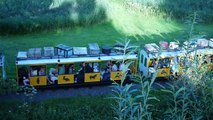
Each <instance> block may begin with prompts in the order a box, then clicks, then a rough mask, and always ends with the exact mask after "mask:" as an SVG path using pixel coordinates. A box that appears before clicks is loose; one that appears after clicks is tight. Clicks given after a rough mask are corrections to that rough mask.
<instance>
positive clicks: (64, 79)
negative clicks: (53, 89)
mask: <svg viewBox="0 0 213 120" xmlns="http://www.w3.org/2000/svg"><path fill="white" fill-rule="evenodd" d="M70 83H74V74H69V75H58V84H70Z"/></svg>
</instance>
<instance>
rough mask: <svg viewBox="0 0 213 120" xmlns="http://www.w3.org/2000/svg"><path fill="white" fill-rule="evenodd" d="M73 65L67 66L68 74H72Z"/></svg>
mask: <svg viewBox="0 0 213 120" xmlns="http://www.w3.org/2000/svg"><path fill="white" fill-rule="evenodd" d="M73 68H74V67H73V64H72V65H69V74H73Z"/></svg>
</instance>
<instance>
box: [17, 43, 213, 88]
mask: <svg viewBox="0 0 213 120" xmlns="http://www.w3.org/2000/svg"><path fill="white" fill-rule="evenodd" d="M206 43H207V44H206ZM212 43H213V41H212V40H206V39H199V40H197V47H196V49H195V50H193V51H191V55H193V54H194V53H195V52H196V53H198V54H205V56H207V59H208V61H210V62H208V65H209V66H210V67H211V68H210V69H212V63H213V46H212ZM118 46H119V45H118ZM119 47H122V46H119ZM160 47H161V48H162V49H163V50H162V51H161V52H159V47H158V46H157V45H156V44H155V43H151V44H146V45H145V46H144V49H142V50H141V51H140V52H139V56H138V54H137V53H132V54H130V55H128V56H127V57H126V58H125V61H133V62H132V63H131V65H130V66H129V68H128V71H127V73H128V74H136V73H137V72H140V73H142V74H143V75H148V76H149V77H151V76H152V74H154V73H155V72H157V78H166V77H169V76H170V75H172V74H174V73H177V74H181V70H182V68H183V60H182V59H183V58H184V57H185V51H184V50H183V49H181V47H179V45H178V44H177V43H176V42H170V44H168V43H167V42H165V41H164V42H160ZM41 51H42V50H41V48H31V49H29V51H28V52H24V51H22V52H18V55H17V59H16V73H17V75H16V77H17V81H18V83H19V85H25V84H30V85H33V86H36V87H49V86H64V85H79V84H93V83H96V84H101V83H106V82H107V83H108V82H111V81H110V79H111V80H117V81H119V80H120V79H121V77H122V76H123V73H122V69H123V68H122V66H124V65H123V64H125V62H124V63H121V61H122V60H123V59H124V56H123V52H122V51H121V50H115V49H112V48H111V47H109V46H105V47H103V48H102V52H100V51H101V50H100V48H99V46H98V44H96V43H93V44H88V49H87V47H69V46H66V45H63V44H59V45H57V46H55V47H54V48H53V47H44V50H43V51H44V53H43V55H42V53H41ZM197 51H198V52H197ZM157 59H158V60H157ZM157 62H158V63H157ZM156 64H157V66H156V68H154V66H155V65H156ZM174 66H178V69H177V70H174V69H173V67H174Z"/></svg>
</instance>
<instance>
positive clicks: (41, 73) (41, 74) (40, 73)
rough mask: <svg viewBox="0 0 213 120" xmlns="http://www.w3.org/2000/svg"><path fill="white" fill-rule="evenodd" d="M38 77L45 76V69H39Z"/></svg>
mask: <svg viewBox="0 0 213 120" xmlns="http://www.w3.org/2000/svg"><path fill="white" fill-rule="evenodd" d="M38 75H39V76H43V75H45V69H44V68H43V67H41V68H40V70H39V72H38Z"/></svg>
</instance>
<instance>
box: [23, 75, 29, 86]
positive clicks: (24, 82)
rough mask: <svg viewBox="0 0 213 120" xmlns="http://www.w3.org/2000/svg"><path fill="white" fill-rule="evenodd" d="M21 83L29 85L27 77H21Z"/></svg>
mask: <svg viewBox="0 0 213 120" xmlns="http://www.w3.org/2000/svg"><path fill="white" fill-rule="evenodd" d="M23 84H24V85H29V84H30V81H29V79H27V78H26V77H25V76H24V77H23Z"/></svg>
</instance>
